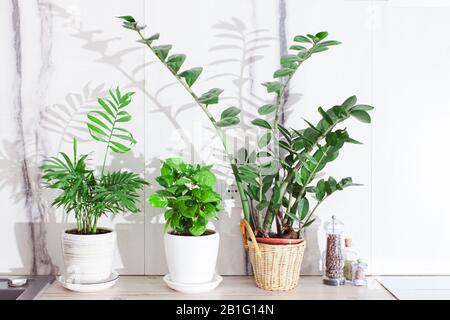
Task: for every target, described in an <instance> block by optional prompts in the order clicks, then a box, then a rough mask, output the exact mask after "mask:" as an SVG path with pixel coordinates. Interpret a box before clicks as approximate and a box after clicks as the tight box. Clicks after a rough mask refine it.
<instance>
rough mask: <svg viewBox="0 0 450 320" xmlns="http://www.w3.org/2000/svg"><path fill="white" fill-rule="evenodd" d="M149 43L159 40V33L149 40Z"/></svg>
mask: <svg viewBox="0 0 450 320" xmlns="http://www.w3.org/2000/svg"><path fill="white" fill-rule="evenodd" d="M147 40H149V41H154V40H159V33H155V34H154V35H152V36H151V37H150V38H147Z"/></svg>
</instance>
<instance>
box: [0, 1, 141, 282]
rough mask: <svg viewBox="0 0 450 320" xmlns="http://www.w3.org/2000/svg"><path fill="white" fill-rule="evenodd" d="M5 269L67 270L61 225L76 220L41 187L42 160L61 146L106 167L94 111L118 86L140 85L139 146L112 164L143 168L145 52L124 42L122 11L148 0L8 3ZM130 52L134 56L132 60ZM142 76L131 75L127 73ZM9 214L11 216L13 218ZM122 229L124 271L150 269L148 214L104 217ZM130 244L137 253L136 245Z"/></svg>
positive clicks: (119, 264)
mask: <svg viewBox="0 0 450 320" xmlns="http://www.w3.org/2000/svg"><path fill="white" fill-rule="evenodd" d="M1 6H2V10H1V12H2V19H1V20H2V24H3V25H2V26H3V28H2V31H1V32H2V33H3V34H2V39H5V41H4V46H2V48H3V47H4V50H2V60H7V61H8V64H6V65H5V68H2V70H4V75H2V83H1V90H2V98H3V99H2V101H3V104H4V108H2V114H1V122H2V133H1V137H2V142H1V148H2V149H1V152H0V155H1V159H0V161H1V163H2V166H1V170H2V171H1V172H2V173H1V175H0V179H1V181H2V184H1V185H2V192H1V197H2V200H3V202H2V203H3V205H4V208H5V210H4V213H3V214H4V217H3V218H2V221H3V222H2V224H1V227H0V228H1V232H0V235H1V248H0V252H1V253H2V259H0V260H1V262H0V272H1V273H50V272H57V271H58V270H60V268H61V267H62V258H61V246H60V237H61V231H62V230H63V229H64V228H66V227H67V226H68V225H70V224H71V223H73V222H74V220H73V219H71V218H68V217H67V216H66V215H65V214H63V213H62V212H61V210H55V209H53V208H51V206H50V203H51V199H52V198H53V197H54V194H53V193H51V192H47V191H45V190H42V189H41V188H40V185H39V176H40V173H39V171H38V170H37V166H38V165H39V164H40V163H41V162H42V159H43V158H45V157H48V156H52V155H56V154H57V152H60V151H64V152H71V149H72V147H71V141H72V139H73V138H74V137H76V138H77V140H78V141H79V149H80V152H83V153H90V158H91V164H92V165H93V166H96V167H99V166H100V165H101V163H102V160H103V155H104V152H105V149H104V146H103V145H101V144H98V143H95V142H91V139H89V135H88V133H87V131H86V129H85V125H84V123H83V121H84V119H85V117H86V110H90V109H91V108H95V107H96V105H97V103H96V99H97V98H98V97H102V96H105V95H106V94H107V90H108V89H109V88H111V87H115V86H117V85H120V86H121V87H122V88H123V89H124V90H135V91H137V94H136V96H135V97H134V99H133V104H132V105H131V107H130V113H132V115H133V116H134V123H133V125H132V130H133V134H134V135H135V137H136V139H137V140H138V144H137V145H136V147H135V148H134V150H133V152H131V153H130V154H128V155H126V156H124V157H120V156H116V155H113V154H109V155H108V161H107V167H108V168H111V169H118V168H119V167H124V168H127V169H133V170H134V171H135V172H137V173H141V174H143V173H144V164H143V160H141V159H143V154H144V121H143V117H142V116H141V114H142V109H143V107H144V97H143V95H142V93H141V92H139V88H140V87H142V86H143V83H142V81H143V79H144V77H143V74H140V75H139V70H140V69H139V68H140V66H141V65H142V64H143V62H144V57H143V52H142V50H141V49H140V48H138V47H137V46H134V47H133V45H131V46H123V41H124V40H125V39H127V36H128V35H127V34H123V35H121V36H119V35H118V34H119V32H120V31H121V30H122V28H121V27H120V24H119V23H118V22H117V21H116V19H115V16H117V15H120V14H122V13H123V12H124V11H126V10H134V11H136V12H142V11H143V1H139V0H136V1H129V2H127V3H125V2H123V1H109V2H108V5H107V6H105V5H104V3H102V2H99V1H88V0H84V1H57V0H48V1H47V0H38V1H23V0H10V1H2V4H1ZM125 57H127V58H128V59H124V58H125ZM133 72H134V73H135V74H136V77H134V78H131V77H130V76H129V73H133ZM5 217H6V218H5ZM100 224H101V225H102V226H114V228H115V229H116V230H117V232H118V238H119V241H118V243H119V248H118V251H117V252H118V254H117V255H116V262H115V267H116V268H117V269H118V270H119V271H120V272H121V273H123V274H142V273H143V272H144V258H143V255H142V252H143V250H144V249H143V248H144V215H143V214H141V215H134V216H125V217H119V216H118V217H111V218H110V219H108V218H102V220H101V222H100ZM130 248H132V250H130Z"/></svg>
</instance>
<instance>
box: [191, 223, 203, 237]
mask: <svg viewBox="0 0 450 320" xmlns="http://www.w3.org/2000/svg"><path fill="white" fill-rule="evenodd" d="M205 231H206V226H204V225H201V224H195V225H193V226H192V227H190V228H189V232H190V234H192V235H193V236H201V235H202V234H204V233H205Z"/></svg>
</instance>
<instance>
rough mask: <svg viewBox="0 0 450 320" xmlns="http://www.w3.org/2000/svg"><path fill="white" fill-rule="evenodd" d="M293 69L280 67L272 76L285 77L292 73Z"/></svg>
mask: <svg viewBox="0 0 450 320" xmlns="http://www.w3.org/2000/svg"><path fill="white" fill-rule="evenodd" d="M294 71H295V70H294V69H291V68H285V67H283V68H280V69H278V70H277V71H275V73H274V74H273V77H274V78H282V77H287V76H290V75H291V74H293V73H294Z"/></svg>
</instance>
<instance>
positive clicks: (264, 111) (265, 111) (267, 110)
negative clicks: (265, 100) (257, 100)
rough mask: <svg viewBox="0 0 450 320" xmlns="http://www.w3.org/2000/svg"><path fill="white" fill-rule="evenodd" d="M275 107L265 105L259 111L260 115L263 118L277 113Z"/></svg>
mask: <svg viewBox="0 0 450 320" xmlns="http://www.w3.org/2000/svg"><path fill="white" fill-rule="evenodd" d="M275 109H276V108H275V106H274V105H273V104H265V105H263V106H262V107H260V108H259V109H258V113H259V114H260V115H262V116H264V115H266V114H270V113H272V112H274V111H275Z"/></svg>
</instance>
